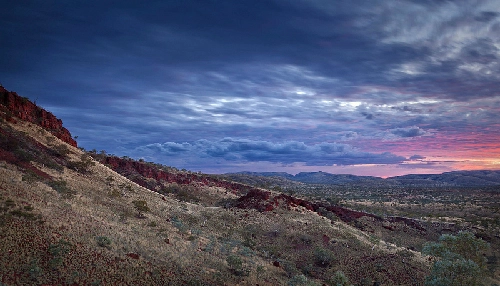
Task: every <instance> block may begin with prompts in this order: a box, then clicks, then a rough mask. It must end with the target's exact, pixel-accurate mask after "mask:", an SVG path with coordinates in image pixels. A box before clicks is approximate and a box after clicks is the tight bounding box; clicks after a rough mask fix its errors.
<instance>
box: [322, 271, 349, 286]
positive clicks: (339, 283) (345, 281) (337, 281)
mask: <svg viewBox="0 0 500 286" xmlns="http://www.w3.org/2000/svg"><path fill="white" fill-rule="evenodd" d="M326 282H327V283H328V285H331V286H350V285H352V284H351V283H349V278H347V276H346V275H345V274H344V272H342V271H340V270H338V271H337V272H335V274H333V276H332V277H331V278H330V279H328V280H327V281H326Z"/></svg>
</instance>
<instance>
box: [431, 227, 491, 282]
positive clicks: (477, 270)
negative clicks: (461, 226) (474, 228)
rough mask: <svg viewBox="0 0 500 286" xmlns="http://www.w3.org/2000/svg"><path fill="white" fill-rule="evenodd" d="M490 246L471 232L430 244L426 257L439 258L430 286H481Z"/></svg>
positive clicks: (442, 238) (433, 268) (433, 267)
mask: <svg viewBox="0 0 500 286" xmlns="http://www.w3.org/2000/svg"><path fill="white" fill-rule="evenodd" d="M488 247H489V245H488V243H486V242H484V241H483V240H482V239H479V238H476V237H475V236H474V234H472V233H470V232H465V231H461V232H459V233H458V235H456V236H454V235H449V234H443V235H441V237H440V238H439V242H437V243H436V242H433V243H427V244H426V245H425V246H424V248H423V250H422V253H424V254H429V255H432V256H435V257H436V258H437V259H438V260H437V261H436V262H435V263H434V264H433V265H432V268H431V274H430V275H429V276H428V277H426V280H425V284H426V285H452V286H453V285H471V286H473V285H481V281H482V280H483V279H484V276H485V270H486V259H485V257H484V256H483V252H484V251H486V250H487V249H488Z"/></svg>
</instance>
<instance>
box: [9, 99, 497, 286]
mask: <svg viewBox="0 0 500 286" xmlns="http://www.w3.org/2000/svg"><path fill="white" fill-rule="evenodd" d="M0 96H1V97H0V99H1V101H0V103H1V104H0V108H1V109H0V253H3V254H6V255H2V256H0V282H1V283H2V284H3V285H117V284H118V285H323V284H325V285H334V284H333V283H334V282H332V280H331V279H332V277H335V275H336V273H337V275H339V274H338V273H340V272H338V271H342V273H344V274H345V275H346V276H347V277H348V278H349V280H350V281H351V283H353V284H355V285H373V283H375V282H377V283H379V285H422V284H423V282H422V281H423V280H424V277H425V276H426V275H427V274H428V273H429V261H428V260H427V258H426V257H423V256H422V255H421V254H420V253H419V251H420V250H421V248H422V245H423V244H424V243H425V242H428V241H434V240H436V239H437V238H438V236H439V235H440V234H441V233H443V232H456V231H458V230H460V229H462V227H463V226H459V225H458V224H456V223H442V222H439V223H437V222H427V221H421V220H418V219H410V218H407V217H402V216H382V215H377V214H374V213H372V212H364V211H359V210H356V209H354V208H349V207H346V206H341V205H339V204H336V203H333V202H327V201H322V200H310V199H308V198H306V197H300V196H293V195H290V194H285V193H282V192H279V191H278V189H277V188H276V189H274V190H269V189H264V188H261V187H255V186H250V185H248V184H243V183H237V182H232V181H229V180H227V179H224V178H221V177H219V176H214V175H206V174H201V173H193V172H189V171H179V170H177V169H175V168H173V167H167V166H162V165H159V164H155V163H152V162H143V161H136V160H132V159H130V158H118V157H115V156H109V155H107V154H105V153H100V154H97V153H96V152H85V151H84V150H82V149H79V148H77V147H76V146H77V144H76V142H75V141H74V140H73V139H72V138H71V134H70V133H69V131H67V130H66V129H65V128H63V127H62V122H61V121H60V120H59V119H57V118H56V117H55V116H53V115H52V114H50V113H49V112H47V111H44V110H43V109H42V108H40V107H38V106H36V105H35V104H33V103H31V102H30V101H29V100H27V99H25V98H21V97H19V96H18V95H17V94H14V93H10V92H7V91H1V92H0ZM23 114H24V115H23ZM49 114H50V115H49ZM37 116H38V117H37ZM49 118H50V120H49ZM48 121H50V122H52V123H50V124H49V123H47V122H48ZM44 122H45V123H44ZM56 123H57V124H56ZM278 182H279V181H275V184H276V185H279V184H278ZM466 227H468V226H466ZM488 239H490V240H491V241H492V242H495V241H496V240H495V239H496V237H495V236H492V237H490V238H488ZM488 255H490V256H491V254H488ZM493 256H494V255H493ZM495 257H496V256H495ZM493 271H494V270H493ZM307 283H309V284H307Z"/></svg>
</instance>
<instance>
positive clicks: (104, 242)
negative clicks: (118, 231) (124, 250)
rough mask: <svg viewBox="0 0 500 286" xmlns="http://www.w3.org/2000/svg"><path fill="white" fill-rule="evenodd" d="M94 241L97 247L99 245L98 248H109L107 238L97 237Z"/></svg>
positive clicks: (109, 240) (109, 243) (109, 244)
mask: <svg viewBox="0 0 500 286" xmlns="http://www.w3.org/2000/svg"><path fill="white" fill-rule="evenodd" d="M95 240H96V241H97V245H99V246H100V247H105V248H108V249H109V248H111V239H109V238H108V237H106V236H97V237H96V238H95Z"/></svg>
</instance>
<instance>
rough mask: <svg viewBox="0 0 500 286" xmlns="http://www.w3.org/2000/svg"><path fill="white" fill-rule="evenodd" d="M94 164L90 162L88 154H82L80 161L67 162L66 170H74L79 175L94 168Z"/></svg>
mask: <svg viewBox="0 0 500 286" xmlns="http://www.w3.org/2000/svg"><path fill="white" fill-rule="evenodd" d="M94 165H95V163H94V161H92V157H90V155H88V154H82V156H81V157H80V161H70V162H68V168H70V169H72V170H75V171H77V172H79V173H88V172H89V168H90V167H91V166H94Z"/></svg>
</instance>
